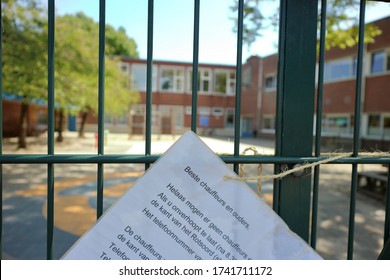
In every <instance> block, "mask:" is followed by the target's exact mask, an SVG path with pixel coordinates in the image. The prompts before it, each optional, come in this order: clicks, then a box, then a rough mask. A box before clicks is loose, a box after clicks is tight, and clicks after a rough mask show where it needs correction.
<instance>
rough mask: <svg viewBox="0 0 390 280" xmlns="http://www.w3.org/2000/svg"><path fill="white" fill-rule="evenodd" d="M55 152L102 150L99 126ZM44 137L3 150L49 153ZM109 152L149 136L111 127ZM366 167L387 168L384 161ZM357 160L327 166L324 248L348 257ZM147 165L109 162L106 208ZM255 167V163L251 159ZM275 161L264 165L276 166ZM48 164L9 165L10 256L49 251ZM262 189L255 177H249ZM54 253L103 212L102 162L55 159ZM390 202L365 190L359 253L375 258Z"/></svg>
mask: <svg viewBox="0 0 390 280" xmlns="http://www.w3.org/2000/svg"><path fill="white" fill-rule="evenodd" d="M65 137H66V138H65V142H64V143H61V144H56V146H55V152H56V153H58V154H62V153H72V154H74V153H87V154H89V153H91V154H93V153H96V145H95V142H94V141H95V139H94V135H93V134H87V135H86V138H84V139H77V138H76V134H74V133H66V135H65ZM176 139H177V137H172V136H161V137H157V136H153V137H152V153H153V154H160V153H163V152H164V151H165V150H166V149H167V148H169V147H170V145H171V144H172V143H173V142H174V141H175V140H176ZM203 139H204V141H205V142H206V144H207V145H208V146H209V147H210V148H211V149H212V150H213V151H214V152H216V153H220V154H223V153H230V154H231V153H233V149H234V148H233V140H232V139H215V138H203ZM45 141H46V139H45V138H44V137H39V138H29V148H28V149H27V150H18V151H16V150H15V147H16V146H15V143H16V139H6V140H5V141H4V147H3V153H4V154H7V153H21V154H23V153H46V149H47V148H46V146H45V145H46V143H45ZM272 145H273V144H272V142H270V141H264V140H254V139H243V140H242V145H241V147H240V150H241V151H243V150H244V149H245V148H246V147H249V146H255V147H256V149H257V151H258V152H259V153H261V154H272V153H273V149H272ZM105 153H106V154H143V153H144V142H143V139H142V137H133V138H132V139H128V137H127V136H126V135H121V134H110V135H108V138H107V145H106V146H105ZM360 168H365V169H367V168H374V169H381V168H382V169H383V167H381V166H363V167H360ZM350 169H351V168H350V166H348V165H346V166H342V165H326V166H323V167H321V176H320V194H319V212H318V232H317V233H318V241H317V250H318V252H319V253H320V254H321V255H322V256H323V257H324V258H325V259H345V258H346V252H347V236H348V219H349V217H348V213H349V188H350V177H351V175H350V173H351V170H350ZM143 170H144V167H143V165H135V164H106V165H104V173H105V181H104V208H107V207H108V206H109V205H111V203H112V202H114V201H115V200H116V199H117V198H118V197H119V196H121V195H122V194H123V193H124V192H125V191H126V190H127V189H128V188H129V187H131V185H132V184H133V182H134V181H135V180H136V179H137V178H138V177H139V176H141V175H142V173H143ZM246 170H247V172H248V174H249V175H254V174H255V170H256V166H255V165H251V166H247V167H246ZM272 170H273V166H271V165H266V166H264V170H263V173H264V174H271V173H272ZM46 173H47V169H46V165H44V164H36V165H24V164H23V165H8V164H6V165H3V259H45V258H46V203H47V201H46V176H47V174H46ZM250 186H251V187H253V188H254V189H255V186H254V184H252V183H251V184H250ZM271 195H272V182H264V183H263V192H262V196H263V198H264V199H265V200H266V201H268V202H270V203H271V200H272V196H271ZM54 214H55V229H54V257H55V258H56V259H58V258H60V257H61V256H62V255H63V254H64V253H65V252H66V250H67V249H68V248H69V247H70V246H71V245H72V244H73V243H74V242H76V241H77V239H78V238H79V236H80V235H81V234H83V233H84V232H85V231H86V230H87V229H88V228H90V227H91V225H93V223H94V222H95V219H96V165H93V164H80V165H75V164H62V165H55V213H54ZM384 216H385V212H384V204H383V202H380V201H377V200H375V199H372V198H370V197H366V196H364V195H362V194H360V193H358V197H357V210H356V230H355V251H354V258H355V259H376V258H377V256H378V255H379V252H380V250H381V247H382V244H383V243H382V242H383V231H384V229H383V227H384V225H383V224H384Z"/></svg>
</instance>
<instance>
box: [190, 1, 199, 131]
mask: <svg viewBox="0 0 390 280" xmlns="http://www.w3.org/2000/svg"><path fill="white" fill-rule="evenodd" d="M199 11H200V0H195V1H194V41H193V56H192V100H191V130H192V131H193V132H195V133H196V127H197V115H198V66H199V13H200V12H199Z"/></svg>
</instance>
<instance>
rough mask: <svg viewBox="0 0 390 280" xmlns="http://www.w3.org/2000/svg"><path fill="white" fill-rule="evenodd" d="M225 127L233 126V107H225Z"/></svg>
mask: <svg viewBox="0 0 390 280" xmlns="http://www.w3.org/2000/svg"><path fill="white" fill-rule="evenodd" d="M225 127H226V128H233V127H234V109H233V108H227V109H226V125H225Z"/></svg>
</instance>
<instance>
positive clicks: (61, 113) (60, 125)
mask: <svg viewBox="0 0 390 280" xmlns="http://www.w3.org/2000/svg"><path fill="white" fill-rule="evenodd" d="M58 115H59V116H58V136H57V142H62V141H63V140H64V137H63V135H62V132H63V131H64V110H63V109H60V110H59V112H58Z"/></svg>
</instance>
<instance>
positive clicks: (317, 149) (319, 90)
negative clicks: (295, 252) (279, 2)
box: [310, 0, 327, 249]
mask: <svg viewBox="0 0 390 280" xmlns="http://www.w3.org/2000/svg"><path fill="white" fill-rule="evenodd" d="M326 4H327V1H326V0H322V1H321V25H320V48H319V54H318V56H319V61H318V84H317V108H316V116H317V117H316V138H315V151H314V154H315V156H316V157H318V156H320V154H321V128H322V100H323V92H324V60H325V39H326V38H325V36H326V33H325V32H326ZM319 180H320V166H316V167H314V175H313V198H312V211H311V213H312V215H311V216H312V217H311V237H310V245H311V246H312V248H313V249H315V248H316V243H317V217H318V187H319Z"/></svg>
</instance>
